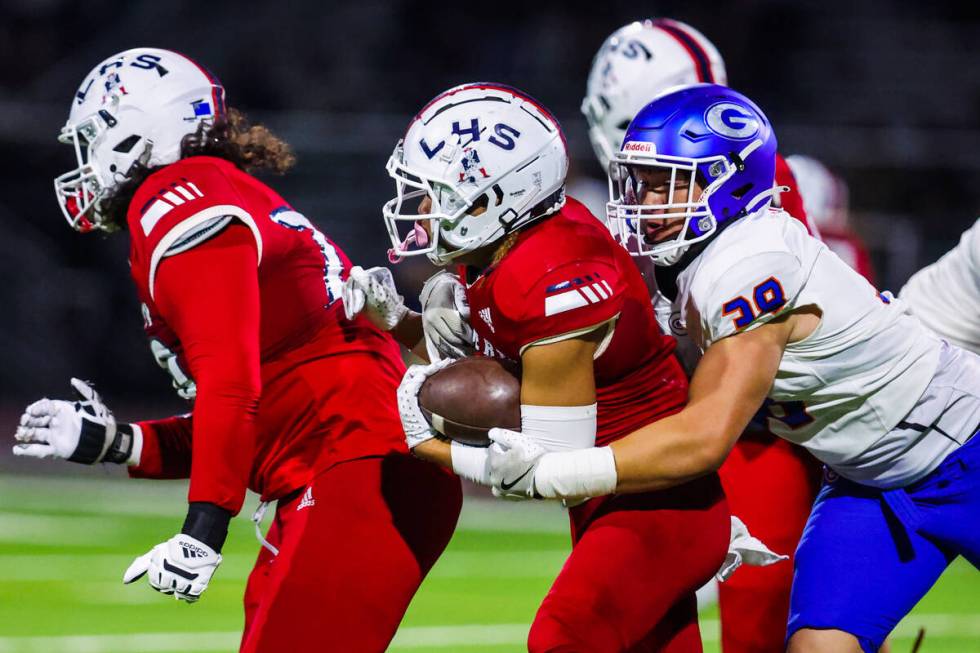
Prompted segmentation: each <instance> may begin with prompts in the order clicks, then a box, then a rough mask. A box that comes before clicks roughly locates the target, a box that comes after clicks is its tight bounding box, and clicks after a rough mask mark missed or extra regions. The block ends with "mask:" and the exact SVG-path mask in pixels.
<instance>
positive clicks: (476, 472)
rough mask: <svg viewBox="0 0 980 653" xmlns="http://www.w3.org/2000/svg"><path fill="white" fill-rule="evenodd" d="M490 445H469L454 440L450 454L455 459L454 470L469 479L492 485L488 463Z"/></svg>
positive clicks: (458, 474)
mask: <svg viewBox="0 0 980 653" xmlns="http://www.w3.org/2000/svg"><path fill="white" fill-rule="evenodd" d="M489 453H490V449H489V448H488V447H468V446H466V445H465V444H460V443H458V442H453V443H452V444H451V445H450V455H451V456H452V459H453V471H454V472H456V475H457V476H461V477H463V478H465V479H466V480H468V481H473V482H474V483H479V484H480V485H490V468H489V466H488V465H487V457H488V456H489Z"/></svg>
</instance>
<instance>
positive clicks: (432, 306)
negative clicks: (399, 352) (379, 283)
mask: <svg viewBox="0 0 980 653" xmlns="http://www.w3.org/2000/svg"><path fill="white" fill-rule="evenodd" d="M419 301H420V302H421V303H422V331H423V333H424V334H425V346H426V349H427V351H428V354H429V360H432V361H437V360H440V359H442V358H452V359H456V358H463V357H464V356H469V355H471V354H473V353H475V352H476V349H475V347H474V346H473V340H474V338H473V329H472V328H471V327H470V325H469V320H470V305H469V302H467V301H466V288H465V287H464V286H463V284H462V282H461V281H460V280H459V277H457V276H456V275H455V274H452V273H449V272H446V271H445V270H443V271H441V272H438V273H437V274H435V275H433V276H431V277H429V279H428V280H427V281H426V282H425V285H424V286H422V292H421V294H420V295H419Z"/></svg>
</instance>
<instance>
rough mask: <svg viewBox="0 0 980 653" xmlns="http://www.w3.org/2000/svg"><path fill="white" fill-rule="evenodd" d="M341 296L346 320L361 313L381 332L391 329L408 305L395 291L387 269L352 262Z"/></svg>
mask: <svg viewBox="0 0 980 653" xmlns="http://www.w3.org/2000/svg"><path fill="white" fill-rule="evenodd" d="M342 296H343V301H344V315H345V316H346V317H347V319H348V320H353V319H354V318H355V317H356V316H357V315H358V314H360V313H362V312H363V313H364V316H365V317H366V318H367V319H369V320H370V321H371V323H372V324H374V326H376V327H378V328H379V329H381V330H382V331H391V330H392V329H394V328H395V326H397V325H398V323H399V322H401V321H402V319H403V318H404V317H405V314H406V313H408V307H407V306H405V302H404V300H403V299H402V297H401V295H399V294H398V290H397V289H396V288H395V280H394V279H393V278H392V277H391V270H389V269H388V268H380V267H379V268H371V269H369V270H365V269H364V268H362V267H361V266H359V265H355V266H354V267H352V268H351V270H350V276H349V277H347V281H345V282H344V290H343V293H342Z"/></svg>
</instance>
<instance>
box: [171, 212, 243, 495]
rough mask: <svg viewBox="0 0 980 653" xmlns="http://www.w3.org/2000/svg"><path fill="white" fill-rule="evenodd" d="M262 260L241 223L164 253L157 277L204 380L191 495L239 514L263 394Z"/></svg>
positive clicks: (179, 333) (199, 399)
mask: <svg viewBox="0 0 980 653" xmlns="http://www.w3.org/2000/svg"><path fill="white" fill-rule="evenodd" d="M256 261H257V247H256V242H255V239H254V237H253V236H252V234H251V233H250V232H249V230H248V229H247V228H246V227H245V226H244V225H241V224H239V223H235V224H233V225H231V226H229V227H228V228H227V229H225V230H224V231H223V232H222V233H221V234H219V235H217V236H215V237H214V238H212V239H210V240H207V241H205V242H203V243H202V244H200V245H199V246H197V247H194V248H193V249H190V250H187V251H184V252H182V253H180V254H178V255H176V256H170V257H167V258H165V259H163V262H162V263H161V265H160V269H159V273H158V276H157V280H156V283H157V290H156V295H157V300H156V303H157V306H158V307H159V309H160V313H161V315H162V316H163V318H164V319H165V320H166V321H167V323H168V324H170V326H171V327H172V328H173V330H174V332H175V333H176V334H177V336H178V338H179V339H180V342H181V344H182V345H183V348H184V353H185V357H186V359H187V363H188V366H189V367H190V371H191V376H192V377H193V378H194V379H195V381H196V383H197V399H196V401H195V404H194V419H193V427H192V445H191V452H192V455H191V461H190V479H191V483H190V492H189V496H188V500H189V501H191V502H196V501H204V502H208V503H214V504H216V505H218V506H221V507H222V508H225V509H227V510H230V511H231V512H232V513H237V512H238V511H239V509H240V508H241V505H242V502H243V501H244V497H245V489H246V487H247V486H248V478H249V472H250V470H251V466H252V460H253V455H254V451H255V440H256V428H257V427H256V416H257V412H258V402H259V396H260V393H261V377H260V370H259V364H260V360H259V351H260V350H259V324H260V309H259V283H258V270H257V266H256ZM157 442H158V444H157V446H160V444H162V441H161V440H160V439H159V437H158V438H157Z"/></svg>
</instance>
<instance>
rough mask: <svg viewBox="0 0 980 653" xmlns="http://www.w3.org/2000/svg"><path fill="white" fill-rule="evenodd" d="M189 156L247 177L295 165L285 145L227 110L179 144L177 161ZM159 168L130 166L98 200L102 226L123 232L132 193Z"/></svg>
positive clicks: (282, 171) (283, 171)
mask: <svg viewBox="0 0 980 653" xmlns="http://www.w3.org/2000/svg"><path fill="white" fill-rule="evenodd" d="M192 156H213V157H217V158H219V159H224V160H225V161H230V162H231V163H233V164H235V165H236V166H237V167H238V168H240V169H241V170H244V171H245V172H247V173H249V174H253V173H261V172H271V173H273V174H277V175H281V174H284V173H286V172H287V171H288V170H289V169H290V168H292V167H293V165H294V164H295V163H296V156H295V155H294V154H293V150H292V148H291V147H290V146H289V144H288V143H287V142H286V141H284V140H282V139H281V138H279V137H278V136H276V135H275V134H273V133H272V132H271V131H269V129H268V128H266V127H265V126H264V125H253V124H252V123H251V122H249V120H248V118H247V117H246V116H245V114H244V113H242V112H241V111H239V110H238V109H234V108H229V109H228V110H227V112H226V114H225V115H224V116H223V117H222V118H220V119H218V120H215V121H214V122H213V123H201V124H200V125H199V126H198V128H197V131H195V132H194V133H193V134H188V135H187V136H184V139H183V140H182V141H181V144H180V158H181V159H186V158H188V157H192ZM163 167H165V166H154V167H152V168H149V167H146V166H143V165H141V164H138V163H137V164H134V166H133V168H131V169H130V174H129V178H128V179H127V180H126V181H124V182H123V183H121V184H119V185H118V186H116V188H115V189H114V190H113V191H112V193H111V194H110V195H108V196H107V197H105V198H104V199H103V200H102V202H101V212H102V214H103V215H104V216H105V219H104V223H105V224H106V225H107V226H109V227H110V228H115V229H125V228H126V212H127V211H128V209H129V203H130V202H131V201H132V199H133V195H134V194H135V193H136V189H138V188H139V187H140V185H142V183H143V182H144V181H146V178H147V177H149V176H150V175H152V174H153V173H154V172H156V171H158V170H160V169H162V168H163ZM110 230H111V229H110Z"/></svg>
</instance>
